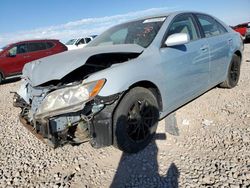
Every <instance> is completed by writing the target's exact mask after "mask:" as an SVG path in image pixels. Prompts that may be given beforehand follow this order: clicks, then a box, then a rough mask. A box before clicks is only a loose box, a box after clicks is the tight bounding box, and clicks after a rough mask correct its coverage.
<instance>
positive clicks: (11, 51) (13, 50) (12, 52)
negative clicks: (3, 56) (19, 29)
mask: <svg viewBox="0 0 250 188" xmlns="http://www.w3.org/2000/svg"><path fill="white" fill-rule="evenodd" d="M9 54H10V56H15V55H16V54H17V47H16V46H14V47H12V48H11V49H9Z"/></svg>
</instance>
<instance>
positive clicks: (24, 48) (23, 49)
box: [17, 43, 28, 54]
mask: <svg viewBox="0 0 250 188" xmlns="http://www.w3.org/2000/svg"><path fill="white" fill-rule="evenodd" d="M26 52H28V48H27V44H25V43H24V44H18V45H17V54H23V53H26Z"/></svg>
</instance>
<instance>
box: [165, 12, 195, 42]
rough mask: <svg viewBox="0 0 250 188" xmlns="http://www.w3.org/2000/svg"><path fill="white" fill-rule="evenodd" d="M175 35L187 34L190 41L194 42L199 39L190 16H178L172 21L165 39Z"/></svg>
mask: <svg viewBox="0 0 250 188" xmlns="http://www.w3.org/2000/svg"><path fill="white" fill-rule="evenodd" d="M175 33H187V34H188V35H189V37H190V40H196V39H198V38H199V37H198V33H197V30H196V28H195V25H194V22H193V19H192V17H191V16H190V15H180V16H178V17H177V18H175V19H174V21H173V22H172V24H171V25H170V27H169V30H168V33H167V37H168V36H170V35H172V34H175Z"/></svg>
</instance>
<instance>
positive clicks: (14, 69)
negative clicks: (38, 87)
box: [0, 39, 67, 83]
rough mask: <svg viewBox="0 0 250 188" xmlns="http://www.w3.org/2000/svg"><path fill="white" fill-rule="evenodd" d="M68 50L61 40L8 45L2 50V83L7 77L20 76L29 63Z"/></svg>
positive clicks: (32, 41) (0, 51) (0, 66)
mask: <svg viewBox="0 0 250 188" xmlns="http://www.w3.org/2000/svg"><path fill="white" fill-rule="evenodd" d="M66 50H67V47H66V46H65V45H64V44H62V43H61V42H59V40H47V39H46V40H29V41H22V42H17V43H13V44H10V45H7V46H5V47H3V48H2V49H0V83H1V81H2V80H4V79H5V78H7V77H12V76H16V75H20V74H21V73H22V69H23V66H24V65H25V64H26V63H28V62H31V61H33V60H36V59H40V58H42V57H46V56H50V55H53V54H56V53H60V52H63V51H66Z"/></svg>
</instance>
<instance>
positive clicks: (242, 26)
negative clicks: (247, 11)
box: [232, 22, 250, 37]
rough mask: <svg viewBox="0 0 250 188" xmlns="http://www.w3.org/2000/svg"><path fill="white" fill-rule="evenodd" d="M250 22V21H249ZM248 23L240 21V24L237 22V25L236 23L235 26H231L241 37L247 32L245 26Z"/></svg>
mask: <svg viewBox="0 0 250 188" xmlns="http://www.w3.org/2000/svg"><path fill="white" fill-rule="evenodd" d="M249 23H250V22H249ZM249 23H242V24H239V25H236V26H233V27H232V28H233V29H234V30H235V31H236V32H238V33H240V34H241V36H242V37H245V35H246V32H247V27H248V24H249Z"/></svg>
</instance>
